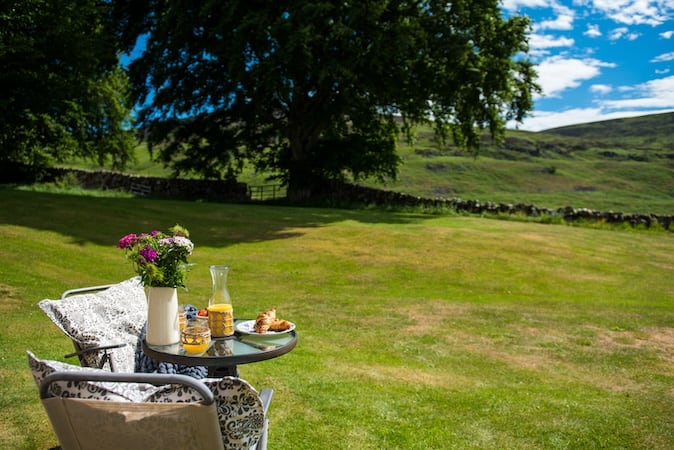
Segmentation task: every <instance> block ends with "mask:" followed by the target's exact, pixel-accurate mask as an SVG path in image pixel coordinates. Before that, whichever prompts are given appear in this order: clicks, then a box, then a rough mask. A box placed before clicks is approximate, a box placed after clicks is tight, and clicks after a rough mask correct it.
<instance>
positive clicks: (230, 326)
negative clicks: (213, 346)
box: [208, 303, 234, 337]
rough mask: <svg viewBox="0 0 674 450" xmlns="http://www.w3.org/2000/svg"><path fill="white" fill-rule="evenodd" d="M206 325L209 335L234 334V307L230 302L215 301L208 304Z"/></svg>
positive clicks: (222, 335)
mask: <svg viewBox="0 0 674 450" xmlns="http://www.w3.org/2000/svg"><path fill="white" fill-rule="evenodd" d="M208 327H209V328H210V329H211V336H213V337H225V336H231V335H233V334H234V309H233V308H232V304H231V303H215V304H212V305H209V306H208Z"/></svg>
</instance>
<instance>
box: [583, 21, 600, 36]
mask: <svg viewBox="0 0 674 450" xmlns="http://www.w3.org/2000/svg"><path fill="white" fill-rule="evenodd" d="M583 34H584V35H585V36H589V37H592V38H596V37H599V36H601V31H599V25H594V24H589V25H588V26H587V31H585V32H584V33H583Z"/></svg>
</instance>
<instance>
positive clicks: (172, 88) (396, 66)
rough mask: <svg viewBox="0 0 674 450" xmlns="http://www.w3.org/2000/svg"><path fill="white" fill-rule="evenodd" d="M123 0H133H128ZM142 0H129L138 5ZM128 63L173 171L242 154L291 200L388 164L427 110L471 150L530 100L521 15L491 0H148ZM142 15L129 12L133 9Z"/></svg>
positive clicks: (210, 172) (232, 160)
mask: <svg viewBox="0 0 674 450" xmlns="http://www.w3.org/2000/svg"><path fill="white" fill-rule="evenodd" d="M127 1H130V0H127ZM138 1H139V0H133V1H132V2H131V3H134V4H136V5H138V3H137V2H138ZM137 8H138V10H140V9H144V14H143V17H142V20H141V21H138V20H137V21H133V20H129V21H127V22H128V23H129V24H132V25H133V26H132V27H131V29H133V30H134V31H135V32H142V33H146V36H148V39H147V47H146V50H145V52H144V53H143V54H142V56H141V57H140V58H139V59H137V60H136V61H135V62H134V63H133V64H132V66H131V74H132V79H133V81H134V85H135V87H136V88H137V94H138V95H139V96H140V97H139V98H140V99H141V101H143V102H144V103H145V106H146V107H145V108H144V109H143V110H142V112H141V114H140V122H141V124H142V125H143V126H144V127H145V129H146V130H147V131H148V136H149V139H150V142H151V143H152V144H160V145H159V146H158V147H159V149H160V152H159V154H160V155H161V157H162V159H163V160H164V161H165V162H166V163H167V164H170V165H172V167H173V168H174V169H175V170H176V171H177V172H178V173H181V172H196V173H200V174H202V175H204V176H207V177H221V176H227V175H231V174H235V173H236V172H237V170H238V169H239V168H240V167H241V161H242V159H243V158H247V159H248V160H250V161H253V162H254V163H255V164H256V166H257V167H258V168H260V169H264V170H267V171H270V170H271V171H273V172H275V173H276V174H277V175H278V176H279V178H280V179H282V180H283V181H284V182H285V183H287V185H288V189H289V193H290V195H291V196H294V197H296V198H302V197H306V196H308V195H311V193H312V191H313V190H314V189H315V188H316V187H317V186H320V183H321V182H322V180H324V179H326V178H341V177H344V176H352V177H355V178H358V177H368V176H375V177H379V178H386V177H394V176H395V175H396V174H397V167H398V164H399V158H398V157H397V156H396V151H395V142H396V139H397V137H398V136H399V132H400V131H401V130H402V131H405V130H409V126H410V125H412V124H415V123H418V122H423V121H425V120H428V119H431V120H432V121H433V123H434V124H435V128H436V131H437V132H438V133H439V135H440V136H441V137H443V138H446V137H448V136H451V137H453V138H454V139H455V141H456V142H458V143H459V144H461V145H466V146H468V147H473V148H475V147H477V145H478V142H479V134H480V130H481V129H484V128H489V129H490V130H491V132H492V133H493V134H494V135H495V136H497V137H498V136H500V135H501V134H502V131H503V129H504V125H505V123H506V122H507V121H509V120H513V119H514V120H521V119H522V118H523V116H524V115H525V114H526V113H527V112H528V111H529V110H530V109H531V108H532V95H531V94H532V90H535V89H536V86H535V82H534V78H535V72H534V70H533V68H532V65H531V64H530V62H529V61H528V60H527V58H526V52H527V32H528V21H527V19H525V18H523V17H512V18H504V17H503V16H502V12H501V10H500V8H499V2H498V0H454V1H434V0H419V1H405V0H397V1H395V0H373V1H368V0H353V1H344V0H339V1H326V0H276V1H259V0H257V1H256V0H233V1H232V0H230V1H227V0H205V1H200V2H194V1H192V0H144V3H143V7H142V8H141V7H138V6H137ZM136 19H138V17H136Z"/></svg>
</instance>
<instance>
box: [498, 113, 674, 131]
mask: <svg viewBox="0 0 674 450" xmlns="http://www.w3.org/2000/svg"><path fill="white" fill-rule="evenodd" d="M672 111H674V109H669V110H662V109H654V110H636V111H635V110H632V111H608V112H607V111H606V110H604V109H602V108H574V109H569V110H566V111H561V112H555V111H536V112H534V114H533V115H532V116H531V117H527V118H526V119H524V122H523V123H522V124H519V125H518V124H515V123H510V124H508V127H509V128H515V127H517V128H519V129H520V130H527V131H542V130H549V129H550V128H557V127H563V126H566V125H576V124H579V123H591V122H600V121H603V120H612V119H622V118H625V117H638V116H646V115H648V114H660V113H666V112H672Z"/></svg>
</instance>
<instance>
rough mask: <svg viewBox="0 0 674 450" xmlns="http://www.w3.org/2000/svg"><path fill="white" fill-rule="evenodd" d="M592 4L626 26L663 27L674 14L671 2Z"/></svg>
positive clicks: (624, 0)
mask: <svg viewBox="0 0 674 450" xmlns="http://www.w3.org/2000/svg"><path fill="white" fill-rule="evenodd" d="M585 3H587V2H585ZM591 4H592V6H593V7H594V9H595V10H598V11H600V12H602V13H603V14H605V15H606V16H608V17H609V18H610V19H612V20H614V21H616V22H618V23H624V24H626V25H651V26H656V25H661V24H663V23H665V22H667V21H668V20H670V19H671V17H672V14H673V13H674V2H672V1H671V0H592V2H591Z"/></svg>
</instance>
